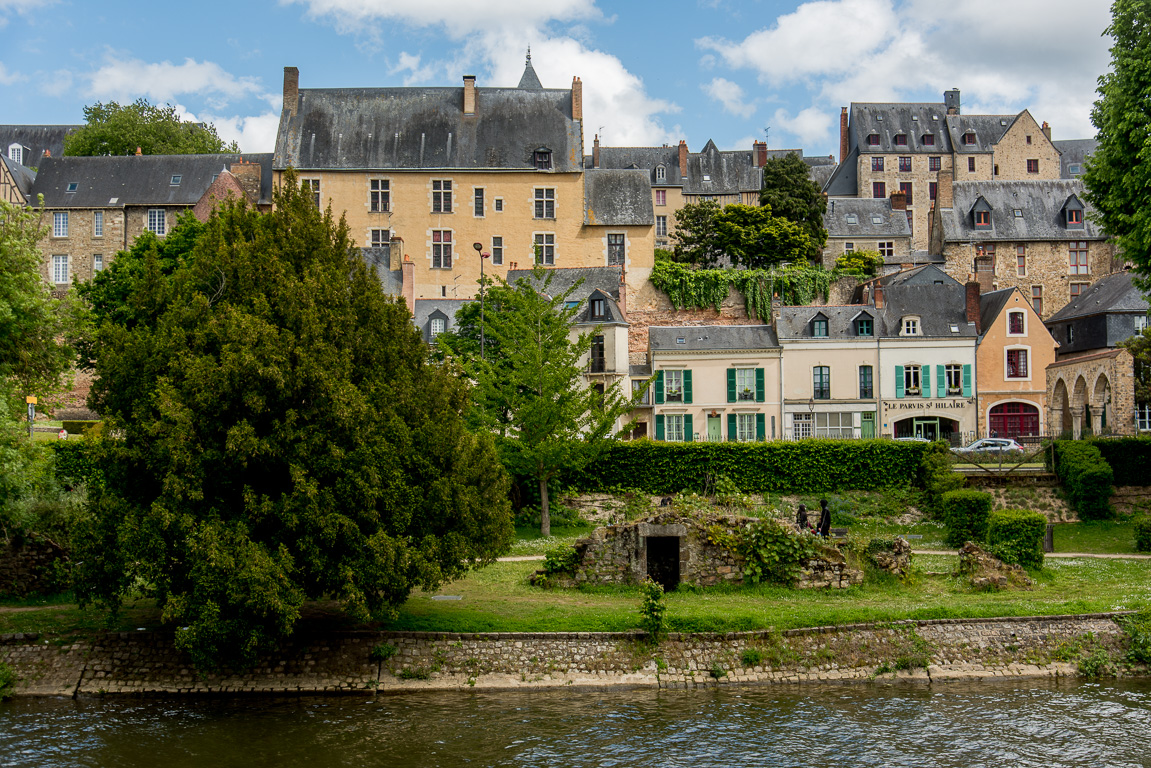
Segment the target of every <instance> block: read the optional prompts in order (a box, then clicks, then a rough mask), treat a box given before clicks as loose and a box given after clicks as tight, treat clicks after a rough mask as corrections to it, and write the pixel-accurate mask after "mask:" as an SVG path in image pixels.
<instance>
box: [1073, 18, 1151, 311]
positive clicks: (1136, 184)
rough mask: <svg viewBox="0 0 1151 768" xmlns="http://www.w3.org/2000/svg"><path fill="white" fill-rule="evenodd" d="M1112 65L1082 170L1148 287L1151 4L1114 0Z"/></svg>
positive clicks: (1102, 218)
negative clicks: (1096, 142) (1092, 145)
mask: <svg viewBox="0 0 1151 768" xmlns="http://www.w3.org/2000/svg"><path fill="white" fill-rule="evenodd" d="M1104 34H1107V35H1110V36H1111V37H1112V38H1113V39H1114V41H1115V42H1114V44H1113V45H1112V46H1111V71H1110V72H1108V73H1107V74H1105V75H1103V76H1102V77H1100V78H1099V89H1098V92H1099V99H1098V100H1097V101H1096V102H1095V107H1094V108H1093V109H1092V110H1091V122H1093V123H1094V124H1095V127H1096V128H1098V129H1099V134H1098V138H1099V146H1098V147H1097V148H1096V149H1095V151H1094V152H1093V153H1092V154H1091V156H1090V157H1089V158H1088V159H1087V163H1086V166H1087V167H1086V170H1085V171H1084V174H1083V181H1084V184H1086V186H1087V199H1088V200H1090V201H1091V203H1092V205H1094V206H1095V211H1096V218H1097V220H1098V221H1099V223H1100V224H1101V225H1102V226H1103V230H1104V231H1105V232H1106V233H1107V234H1108V235H1109V236H1110V237H1112V238H1114V240H1115V242H1116V243H1117V244H1118V245H1119V248H1120V249H1121V250H1122V252H1123V255H1124V256H1125V257H1126V258H1127V259H1129V260H1130V261H1132V262H1134V263H1135V265H1136V270H1137V271H1138V272H1139V273H1140V275H1141V276H1142V287H1143V289H1144V290H1151V100H1149V99H1148V94H1151V64H1149V62H1151V5H1148V4H1147V3H1146V2H1145V0H1115V2H1114V3H1112V5H1111V26H1109V27H1108V28H1107V30H1106V31H1105V33H1104Z"/></svg>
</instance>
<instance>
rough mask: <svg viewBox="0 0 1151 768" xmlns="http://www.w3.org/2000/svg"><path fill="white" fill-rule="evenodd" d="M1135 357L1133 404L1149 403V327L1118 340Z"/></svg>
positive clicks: (1150, 352)
mask: <svg viewBox="0 0 1151 768" xmlns="http://www.w3.org/2000/svg"><path fill="white" fill-rule="evenodd" d="M1119 346H1121V347H1126V348H1127V350H1128V351H1129V352H1130V353H1131V356H1132V357H1134V358H1135V404H1136V405H1138V406H1140V407H1142V406H1145V405H1151V328H1144V329H1143V332H1142V333H1137V334H1135V335H1134V336H1132V337H1131V338H1129V339H1127V340H1126V341H1121V342H1119Z"/></svg>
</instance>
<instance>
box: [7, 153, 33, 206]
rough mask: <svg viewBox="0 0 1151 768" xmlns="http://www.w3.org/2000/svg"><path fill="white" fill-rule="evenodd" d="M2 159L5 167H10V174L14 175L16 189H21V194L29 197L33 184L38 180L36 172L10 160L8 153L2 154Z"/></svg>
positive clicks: (13, 181)
mask: <svg viewBox="0 0 1151 768" xmlns="http://www.w3.org/2000/svg"><path fill="white" fill-rule="evenodd" d="M0 160H3V161H4V167H5V168H7V169H8V174H9V175H10V176H11V177H12V183H14V184H15V185H16V189H18V190H20V194H22V195H24V197H25V199H27V198H28V196H29V195H31V194H32V185H33V184H34V183H35V181H36V174H35V172H33V171H32V170H31V169H30V168H28V167H27V166H24V165H21V164H20V163H18V162H16V161H15V160H9V159H8V156H7V155H2V156H0Z"/></svg>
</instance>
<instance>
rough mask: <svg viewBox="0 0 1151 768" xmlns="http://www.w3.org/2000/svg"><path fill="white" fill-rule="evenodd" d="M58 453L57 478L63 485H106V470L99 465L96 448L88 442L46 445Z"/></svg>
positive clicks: (54, 441)
mask: <svg viewBox="0 0 1151 768" xmlns="http://www.w3.org/2000/svg"><path fill="white" fill-rule="evenodd" d="M45 445H47V446H48V447H49V448H51V449H52V450H53V451H55V452H56V477H57V478H59V480H60V481H61V482H62V483H65V484H70V483H84V484H85V485H87V486H89V487H91V486H102V485H103V484H104V470H103V469H102V468H101V467H100V465H99V464H98V463H97V461H96V458H95V451H94V450H93V448H94V446H93V444H92V443H90V442H88V441H87V440H52V441H50V442H47V443H45Z"/></svg>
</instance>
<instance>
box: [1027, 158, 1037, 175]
mask: <svg viewBox="0 0 1151 768" xmlns="http://www.w3.org/2000/svg"><path fill="white" fill-rule="evenodd" d="M1027 172H1028V173H1039V161H1038V160H1028V161H1027Z"/></svg>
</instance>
